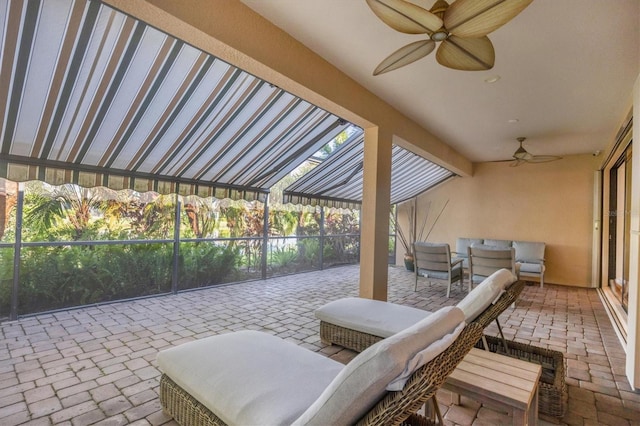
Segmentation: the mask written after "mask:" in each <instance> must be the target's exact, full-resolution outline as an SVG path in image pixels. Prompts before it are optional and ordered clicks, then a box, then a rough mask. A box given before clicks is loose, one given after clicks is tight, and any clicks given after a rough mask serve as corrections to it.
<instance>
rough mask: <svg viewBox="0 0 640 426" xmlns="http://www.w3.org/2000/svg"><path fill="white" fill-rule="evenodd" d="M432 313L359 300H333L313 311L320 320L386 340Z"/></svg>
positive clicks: (351, 298) (376, 301) (354, 298)
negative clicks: (385, 338)
mask: <svg viewBox="0 0 640 426" xmlns="http://www.w3.org/2000/svg"><path fill="white" fill-rule="evenodd" d="M431 314H432V313H431V312H428V311H423V310H421V309H416V308H412V307H409V306H403V305H397V304H395V303H388V302H381V301H379V300H371V299H364V298H361V297H346V298H344V299H338V300H334V301H333V302H329V303H327V304H326V305H324V306H322V307H320V308H318V309H316V311H315V315H316V318H318V319H319V320H321V321H324V322H328V323H330V324H335V325H337V326H340V327H345V328H348V329H350V330H356V331H360V332H363V333H368V334H372V335H374V336H380V337H389V336H391V335H393V334H396V333H398V332H399V331H402V330H404V329H406V328H408V327H411V326H412V325H414V324H415V323H417V322H418V321H420V320H423V319H424V318H426V317H428V316H429V315H431Z"/></svg>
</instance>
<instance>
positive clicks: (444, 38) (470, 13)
mask: <svg viewBox="0 0 640 426" xmlns="http://www.w3.org/2000/svg"><path fill="white" fill-rule="evenodd" d="M366 1H367V4H368V5H369V7H370V8H371V10H373V13H375V14H376V15H377V16H378V18H380V19H381V20H382V22H384V23H385V24H387V25H389V26H390V27H391V28H393V29H394V30H397V31H400V32H403V33H407V34H426V35H428V36H429V38H428V39H426V40H421V41H416V42H413V43H410V44H408V45H406V46H404V47H401V48H400V49H398V50H396V51H395V52H393V53H392V54H391V55H390V56H388V57H387V58H386V59H385V60H384V61H382V62H381V63H380V65H378V67H377V68H376V69H375V70H374V71H373V75H378V74H382V73H385V72H389V71H392V70H395V69H398V68H400V67H403V66H405V65H409V64H410V63H412V62H415V61H417V60H418V59H421V58H423V57H425V56H427V55H428V54H429V53H431V52H432V51H433V50H434V49H435V47H436V42H441V43H440V47H439V48H438V51H437V53H436V60H437V61H438V62H439V63H440V65H444V66H445V67H449V68H453V69H457V70H463V71H482V70H488V69H491V68H493V64H494V61H495V52H494V50H493V44H492V43H491V40H489V38H488V37H487V34H489V33H490V32H492V31H494V30H496V29H497V28H499V27H501V26H502V25H504V24H506V23H507V22H509V21H510V20H511V19H513V18H514V17H515V16H516V15H518V14H519V13H520V12H521V11H522V10H524V8H526V7H527V6H528V5H529V4H530V3H531V2H532V1H533V0H455V1H454V2H453V3H451V5H449V4H448V3H447V2H446V1H445V0H437V1H436V2H435V4H434V5H433V6H432V7H431V9H429V10H427V9H424V8H422V7H420V6H417V5H415V4H413V3H410V2H409V1H407V0H366Z"/></svg>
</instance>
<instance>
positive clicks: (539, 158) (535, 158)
mask: <svg viewBox="0 0 640 426" xmlns="http://www.w3.org/2000/svg"><path fill="white" fill-rule="evenodd" d="M561 159H562V157H559V156H557V155H532V156H531V158H529V159H528V160H526V161H527V162H528V163H548V162H550V161H556V160H561Z"/></svg>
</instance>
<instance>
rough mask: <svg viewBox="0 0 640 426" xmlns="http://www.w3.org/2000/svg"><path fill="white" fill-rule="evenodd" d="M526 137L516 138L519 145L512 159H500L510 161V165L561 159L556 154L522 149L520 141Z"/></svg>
mask: <svg viewBox="0 0 640 426" xmlns="http://www.w3.org/2000/svg"><path fill="white" fill-rule="evenodd" d="M526 139H527V138H525V137H522V136H521V137H519V138H518V139H517V141H518V142H519V143H520V146H519V147H518V149H516V152H514V153H513V160H502V161H511V164H510V166H511V167H516V166H519V165H520V164H524V163H548V162H549V161H555V160H560V159H562V157H559V156H557V155H533V154H531V153H529V151H527V150H526V149H524V147H523V146H522V142H524V141H525V140H526Z"/></svg>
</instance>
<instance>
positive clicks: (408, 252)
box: [390, 199, 449, 272]
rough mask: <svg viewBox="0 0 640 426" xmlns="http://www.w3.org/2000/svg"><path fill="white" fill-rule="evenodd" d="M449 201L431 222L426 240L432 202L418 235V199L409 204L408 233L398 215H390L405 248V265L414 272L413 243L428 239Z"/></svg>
mask: <svg viewBox="0 0 640 426" xmlns="http://www.w3.org/2000/svg"><path fill="white" fill-rule="evenodd" d="M448 203H449V200H447V201H446V202H445V203H444V206H443V207H442V210H441V211H440V213H439V214H438V216H437V217H436V219H435V221H434V222H433V223H432V224H431V227H430V228H429V232H427V236H426V237H425V238H424V240H423V239H422V235H423V234H424V230H425V227H426V225H427V220H428V218H429V210H430V208H431V203H429V205H428V206H427V211H426V213H425V215H424V217H423V220H422V225H421V227H420V232H419V233H418V234H417V235H416V222H417V217H416V199H414V200H413V204H411V205H409V210H408V211H407V221H408V223H409V230H408V231H409V232H408V234H405V233H404V231H403V230H402V227H401V226H400V224H399V223H398V220H397V215H394V214H391V216H390V220H391V224H392V225H393V228H394V229H395V233H396V236H397V237H399V239H400V244H402V248H403V249H404V257H403V259H404V267H405V268H406V269H407V270H408V271H411V272H413V269H414V258H413V243H414V242H415V241H426V240H427V238H429V235H430V234H431V231H432V230H433V227H434V226H435V225H436V223H437V222H438V219H440V215H442V212H443V211H444V209H445V208H446V207H447V204H448ZM398 212H399V210H398V211H396V213H398Z"/></svg>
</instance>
